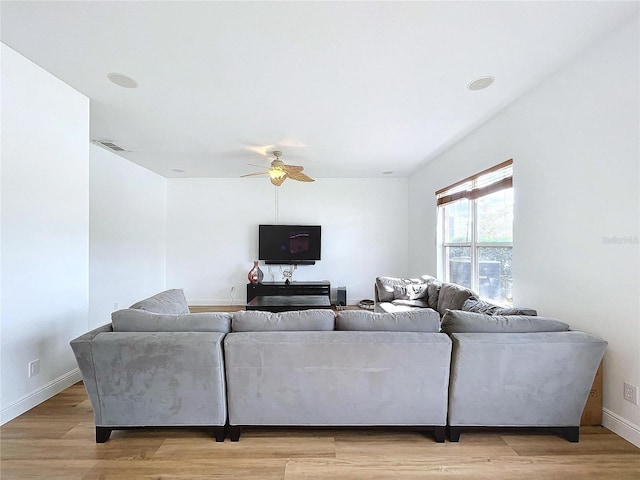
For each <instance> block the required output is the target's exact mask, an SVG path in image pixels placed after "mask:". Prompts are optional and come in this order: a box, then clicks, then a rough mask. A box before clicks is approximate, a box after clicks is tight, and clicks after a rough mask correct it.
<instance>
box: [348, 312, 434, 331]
mask: <svg viewBox="0 0 640 480" xmlns="http://www.w3.org/2000/svg"><path fill="white" fill-rule="evenodd" d="M336 330H356V331H382V332H431V333H434V332H439V331H440V315H439V314H438V312H436V311H434V310H432V309H430V308H421V309H417V310H410V311H408V312H396V313H374V312H367V311H362V310H343V311H341V312H339V313H338V315H337V316H336Z"/></svg>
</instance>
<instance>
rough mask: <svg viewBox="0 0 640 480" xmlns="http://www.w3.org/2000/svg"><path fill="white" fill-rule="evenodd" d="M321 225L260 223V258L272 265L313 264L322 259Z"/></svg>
mask: <svg viewBox="0 0 640 480" xmlns="http://www.w3.org/2000/svg"><path fill="white" fill-rule="evenodd" d="M321 237H322V228H321V227H320V225H259V226H258V259H259V260H264V263H266V264H272V265H278V264H281V265H313V264H315V263H316V260H320V246H321V239H322V238H321Z"/></svg>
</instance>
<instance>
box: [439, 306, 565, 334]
mask: <svg viewBox="0 0 640 480" xmlns="http://www.w3.org/2000/svg"><path fill="white" fill-rule="evenodd" d="M567 330H569V325H567V324H566V323H564V322H561V321H560V320H556V319H554V318H546V317H538V316H530V315H486V314H484V313H475V312H464V311H462V310H448V311H447V312H446V313H445V314H444V316H443V317H442V331H443V332H444V333H501V332H502V333H528V332H562V331H567Z"/></svg>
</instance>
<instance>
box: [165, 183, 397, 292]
mask: <svg viewBox="0 0 640 480" xmlns="http://www.w3.org/2000/svg"><path fill="white" fill-rule="evenodd" d="M407 183H408V182H407V179H318V180H316V181H315V182H313V183H301V182H294V181H291V180H287V181H286V182H285V183H284V184H283V185H282V186H280V187H279V189H278V190H277V195H278V222H275V213H276V209H275V205H276V201H275V200H276V195H275V194H276V187H274V186H273V185H271V183H270V182H269V180H268V178H248V179H240V178H234V179H170V180H169V181H168V192H167V198H168V200H167V205H168V208H167V210H168V214H167V232H168V234H167V287H168V288H184V289H185V294H186V295H187V298H188V300H189V302H190V303H191V304H229V302H230V296H229V294H230V289H231V286H233V285H235V287H236V293H235V296H234V300H235V303H245V300H246V284H247V273H248V272H249V270H250V269H251V267H252V266H253V260H256V259H257V255H258V225H259V224H261V223H281V224H287V223H293V224H295V223H307V224H319V225H322V260H321V261H319V262H317V263H316V265H314V266H301V267H298V269H297V271H296V272H295V273H294V277H293V279H294V281H295V280H298V281H304V280H329V281H330V282H331V287H332V290H335V287H338V286H346V287H347V300H348V302H349V303H350V304H355V303H358V302H359V301H360V300H362V299H364V298H372V297H373V283H374V280H375V277H376V276H377V275H394V274H397V275H405V274H406V270H407V259H408V255H407V254H408V250H407V245H408V241H407V238H406V232H407V229H408V223H407V220H408V213H407V208H406V206H407ZM261 268H262V269H263V271H264V272H265V281H270V280H271V279H272V277H270V276H269V275H268V267H264V266H262V265H261ZM271 269H272V272H273V273H274V275H275V277H274V278H273V279H274V280H275V281H282V276H281V274H280V270H279V267H278V266H272V267H271ZM334 295H335V292H334Z"/></svg>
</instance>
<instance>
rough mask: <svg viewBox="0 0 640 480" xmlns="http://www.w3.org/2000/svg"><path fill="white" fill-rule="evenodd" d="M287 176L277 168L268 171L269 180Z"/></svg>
mask: <svg viewBox="0 0 640 480" xmlns="http://www.w3.org/2000/svg"><path fill="white" fill-rule="evenodd" d="M286 174H287V172H285V171H284V170H281V169H279V168H272V169H270V170H269V176H270V177H271V178H282V177H284V176H285V175H286Z"/></svg>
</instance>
